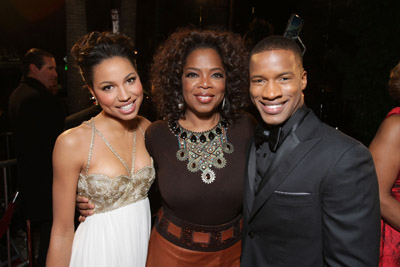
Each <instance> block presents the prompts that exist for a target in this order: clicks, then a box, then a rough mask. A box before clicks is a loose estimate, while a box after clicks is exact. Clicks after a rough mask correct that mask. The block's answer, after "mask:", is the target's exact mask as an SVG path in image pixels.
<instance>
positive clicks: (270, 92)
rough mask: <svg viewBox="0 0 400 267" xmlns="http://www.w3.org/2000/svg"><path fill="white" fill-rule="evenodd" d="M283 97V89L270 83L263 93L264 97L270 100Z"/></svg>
mask: <svg viewBox="0 0 400 267" xmlns="http://www.w3.org/2000/svg"><path fill="white" fill-rule="evenodd" d="M281 96H282V89H281V87H280V86H279V85H278V84H276V83H274V82H268V83H267V84H266V85H265V87H264V89H263V92H262V97H263V98H265V99H268V100H273V99H276V98H279V97H281Z"/></svg>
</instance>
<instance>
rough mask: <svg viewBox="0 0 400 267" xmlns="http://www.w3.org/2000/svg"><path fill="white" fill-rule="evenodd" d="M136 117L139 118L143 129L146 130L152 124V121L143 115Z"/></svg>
mask: <svg viewBox="0 0 400 267" xmlns="http://www.w3.org/2000/svg"><path fill="white" fill-rule="evenodd" d="M136 118H137V120H138V124H139V127H140V128H142V130H143V131H146V129H147V127H149V126H150V124H151V121H149V120H148V119H146V118H145V117H143V116H137V117H136Z"/></svg>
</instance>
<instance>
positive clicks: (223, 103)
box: [222, 97, 225, 109]
mask: <svg viewBox="0 0 400 267" xmlns="http://www.w3.org/2000/svg"><path fill="white" fill-rule="evenodd" d="M224 107H225V97H224V100H222V109H224Z"/></svg>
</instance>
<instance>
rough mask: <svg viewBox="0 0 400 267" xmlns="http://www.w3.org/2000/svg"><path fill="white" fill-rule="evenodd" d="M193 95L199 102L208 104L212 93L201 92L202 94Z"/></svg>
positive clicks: (212, 96)
mask: <svg viewBox="0 0 400 267" xmlns="http://www.w3.org/2000/svg"><path fill="white" fill-rule="evenodd" d="M195 97H196V99H197V101H199V102H200V103H203V104H208V103H210V102H211V101H212V100H213V98H214V95H210V94H202V95H195Z"/></svg>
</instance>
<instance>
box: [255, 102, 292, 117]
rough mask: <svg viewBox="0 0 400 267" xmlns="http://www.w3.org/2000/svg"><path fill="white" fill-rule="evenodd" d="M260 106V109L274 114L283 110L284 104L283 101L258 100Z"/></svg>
mask: <svg viewBox="0 0 400 267" xmlns="http://www.w3.org/2000/svg"><path fill="white" fill-rule="evenodd" d="M259 103H260V104H261V106H262V109H263V111H264V112H265V113H267V114H270V115H275V114H279V113H281V112H282V111H283V109H284V108H285V104H286V102H284V103H279V104H265V103H263V102H261V101H260V102H259Z"/></svg>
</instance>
